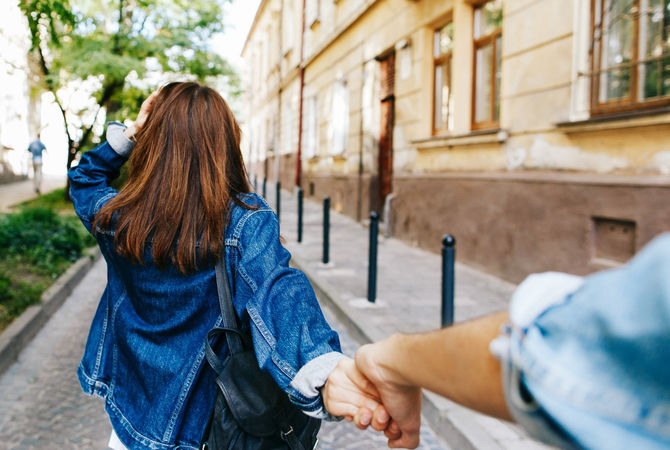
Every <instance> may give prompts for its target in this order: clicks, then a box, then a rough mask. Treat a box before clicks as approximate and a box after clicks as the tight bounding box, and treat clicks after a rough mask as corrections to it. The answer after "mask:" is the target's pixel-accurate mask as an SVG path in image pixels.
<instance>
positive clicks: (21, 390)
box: [0, 259, 448, 450]
mask: <svg viewBox="0 0 670 450" xmlns="http://www.w3.org/2000/svg"><path fill="white" fill-rule="evenodd" d="M105 282H106V267H105V262H104V260H103V259H101V260H99V261H98V262H97V263H96V264H95V265H94V266H93V268H92V269H91V271H90V272H89V273H88V274H87V275H86V276H85V277H84V279H83V280H82V282H81V283H80V284H79V286H78V287H77V288H75V290H74V291H73V293H72V294H71V295H70V297H69V298H68V299H67V300H66V301H65V303H64V304H63V306H62V307H61V309H60V310H58V311H57V312H56V313H55V314H54V316H53V317H52V318H51V320H49V322H48V323H47V324H46V325H45V326H44V328H43V329H42V330H41V331H40V333H38V335H37V336H36V337H35V339H34V340H33V341H32V342H31V343H30V344H29V345H28V346H27V347H26V348H25V350H24V351H23V352H22V353H21V354H20V355H19V358H18V361H17V362H16V363H15V364H14V365H12V366H11V367H10V368H9V369H8V370H7V372H6V373H5V374H4V375H3V376H2V377H1V378H0V399H2V400H1V401H0V450H5V449H7V450H13V449H21V450H24V449H48V450H51V449H54V450H55V449H87V450H89V449H104V448H106V445H107V441H108V438H109V434H110V433H111V426H110V424H109V420H108V419H107V415H106V413H105V411H104V407H103V402H102V401H101V400H100V399H97V398H91V397H89V396H86V395H85V394H83V393H82V392H81V389H80V387H79V383H78V381H77V379H76V374H75V371H76V368H77V366H78V364H79V360H80V358H81V355H82V353H83V349H84V343H85V339H86V336H87V334H88V327H89V324H90V321H91V319H92V317H93V314H94V313H95V309H96V307H97V302H98V299H99V298H100V295H101V294H102V290H103V289H104V285H105ZM326 314H327V315H328V318H329V322H330V323H331V325H332V326H333V327H334V328H335V329H337V330H338V331H339V332H340V333H341V334H340V337H341V341H342V345H343V348H344V351H345V352H346V353H347V354H349V355H353V353H354V352H355V350H356V348H357V347H358V344H357V343H356V342H354V341H353V340H352V339H351V338H350V337H349V336H348V335H347V334H346V333H344V330H343V328H342V326H341V325H340V324H338V323H337V322H336V321H335V320H334V319H333V317H332V315H330V313H328V312H326ZM422 433H423V434H422V440H423V444H422V446H421V447H420V448H422V449H428V450H437V449H445V448H448V447H447V446H446V445H443V444H442V443H440V442H439V440H438V439H437V437H436V436H435V434H434V433H432V431H431V430H430V429H429V428H427V427H424V430H423V431H422ZM319 439H320V445H319V448H320V449H324V450H330V449H343V448H350V449H382V448H386V440H385V438H384V436H383V435H382V434H380V433H376V432H373V431H366V432H363V431H360V430H358V429H357V428H356V427H355V426H354V425H353V424H351V423H348V422H344V421H343V422H335V423H324V425H323V427H322V431H321V433H320V435H319Z"/></svg>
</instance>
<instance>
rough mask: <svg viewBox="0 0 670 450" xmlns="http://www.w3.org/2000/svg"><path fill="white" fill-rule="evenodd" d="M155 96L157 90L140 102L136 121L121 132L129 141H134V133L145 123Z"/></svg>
mask: <svg viewBox="0 0 670 450" xmlns="http://www.w3.org/2000/svg"><path fill="white" fill-rule="evenodd" d="M157 95H158V90H156V91H154V92H152V93H151V95H150V96H148V97H147V98H146V100H144V102H142V106H141V107H140V112H139V113H138V114H137V119H135V122H134V123H133V124H132V125H130V126H129V127H128V128H126V130H125V131H124V132H123V134H125V135H126V136H127V137H128V139H130V140H131V141H134V140H135V133H137V132H138V131H139V130H140V129H141V128H142V127H143V126H144V123H145V122H146V121H147V117H149V113H150V112H151V108H152V107H153V105H154V100H156V96H157Z"/></svg>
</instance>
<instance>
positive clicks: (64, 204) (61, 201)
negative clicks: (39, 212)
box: [18, 187, 74, 214]
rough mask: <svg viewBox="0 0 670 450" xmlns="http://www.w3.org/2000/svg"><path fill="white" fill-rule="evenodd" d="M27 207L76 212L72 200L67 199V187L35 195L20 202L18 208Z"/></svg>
mask: <svg viewBox="0 0 670 450" xmlns="http://www.w3.org/2000/svg"><path fill="white" fill-rule="evenodd" d="M26 208H49V209H53V210H54V211H58V212H59V213H71V214H74V210H73V209H72V202H68V201H67V200H65V188H64V187H62V188H60V189H56V190H54V191H51V192H49V193H48V194H43V195H40V196H38V197H35V198H34V199H32V200H28V201H25V202H23V203H19V205H18V209H26Z"/></svg>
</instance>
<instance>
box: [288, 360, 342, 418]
mask: <svg viewBox="0 0 670 450" xmlns="http://www.w3.org/2000/svg"><path fill="white" fill-rule="evenodd" d="M344 358H346V356H345V355H343V354H342V353H339V352H329V353H326V354H323V355H321V356H318V357H316V358H314V359H313V360H311V361H310V362H308V363H307V364H305V365H304V366H302V368H301V369H300V370H299V371H298V373H297V374H296V375H295V377H294V378H293V381H291V387H292V388H293V389H295V390H296V391H297V392H299V393H300V394H301V395H302V396H304V397H306V398H315V397H320V395H321V392H320V389H321V388H322V387H323V385H325V384H326V380H328V376H329V375H330V373H331V372H332V371H333V369H335V366H337V363H339V362H340V360H341V359H344ZM304 413H305V414H307V415H308V416H312V417H316V418H317V419H326V420H337V419H336V418H335V417H334V416H332V415H330V414H329V413H328V412H327V411H326V410H325V408H324V407H323V402H322V401H320V402H319V407H318V408H317V409H314V410H312V411H304Z"/></svg>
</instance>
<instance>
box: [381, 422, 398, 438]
mask: <svg viewBox="0 0 670 450" xmlns="http://www.w3.org/2000/svg"><path fill="white" fill-rule="evenodd" d="M401 435H402V432H401V431H400V427H399V426H398V423H397V422H396V421H394V420H393V419H391V423H389V426H388V427H386V430H385V431H384V436H386V437H387V438H388V440H389V441H392V440H396V439H400V436H401Z"/></svg>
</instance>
